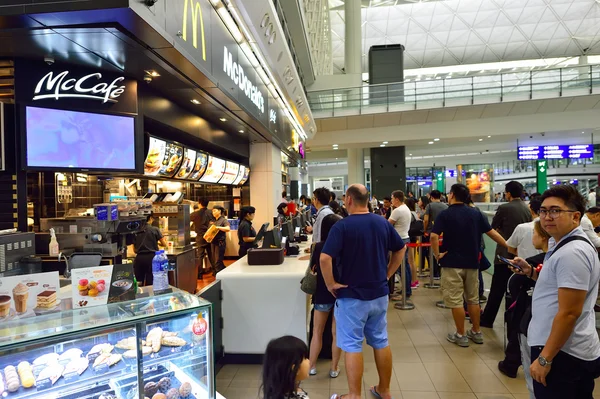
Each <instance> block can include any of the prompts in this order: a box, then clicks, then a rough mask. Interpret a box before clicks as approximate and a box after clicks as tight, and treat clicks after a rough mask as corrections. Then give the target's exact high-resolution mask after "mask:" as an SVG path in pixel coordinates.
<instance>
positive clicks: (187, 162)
mask: <svg viewBox="0 0 600 399" xmlns="http://www.w3.org/2000/svg"><path fill="white" fill-rule="evenodd" d="M195 164H196V151H194V150H190V149H189V148H186V149H185V150H184V151H183V162H182V163H181V167H180V168H179V172H177V174H176V175H175V178H176V179H187V178H189V176H190V174H192V171H193V170H194V166H195Z"/></svg>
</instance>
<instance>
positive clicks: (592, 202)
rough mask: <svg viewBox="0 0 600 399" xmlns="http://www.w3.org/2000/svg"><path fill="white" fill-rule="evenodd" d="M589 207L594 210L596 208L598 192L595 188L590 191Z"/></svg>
mask: <svg viewBox="0 0 600 399" xmlns="http://www.w3.org/2000/svg"><path fill="white" fill-rule="evenodd" d="M587 206H588V207H590V208H593V207H595V206H596V190H594V189H593V188H592V189H591V190H590V193H589V194H588V201H587Z"/></svg>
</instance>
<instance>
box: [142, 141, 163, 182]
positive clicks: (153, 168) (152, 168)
mask: <svg viewBox="0 0 600 399" xmlns="http://www.w3.org/2000/svg"><path fill="white" fill-rule="evenodd" d="M166 147H167V143H166V142H165V141H163V140H159V139H155V138H154V137H150V147H149V148H148V155H147V156H146V162H144V174H145V175H149V176H156V175H157V174H158V171H159V170H160V168H161V167H162V161H163V159H164V158H165V151H166Z"/></svg>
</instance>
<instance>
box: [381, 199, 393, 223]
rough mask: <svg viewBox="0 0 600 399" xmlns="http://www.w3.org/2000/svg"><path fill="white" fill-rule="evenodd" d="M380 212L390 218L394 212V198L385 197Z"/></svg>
mask: <svg viewBox="0 0 600 399" xmlns="http://www.w3.org/2000/svg"><path fill="white" fill-rule="evenodd" d="M379 214H380V215H381V216H383V217H385V218H386V219H389V218H390V215H391V214H392V199H391V198H390V197H383V205H382V207H381V208H380V209H379Z"/></svg>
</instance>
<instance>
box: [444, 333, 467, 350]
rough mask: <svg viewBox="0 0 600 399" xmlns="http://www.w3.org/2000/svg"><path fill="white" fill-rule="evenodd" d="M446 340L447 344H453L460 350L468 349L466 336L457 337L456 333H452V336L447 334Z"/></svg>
mask: <svg viewBox="0 0 600 399" xmlns="http://www.w3.org/2000/svg"><path fill="white" fill-rule="evenodd" d="M446 339H447V340H448V341H449V342H452V343H453V344H456V345H458V346H460V347H462V348H468V347H469V338H467V336H466V335H462V336H461V335H458V333H452V334H448V336H447V337H446Z"/></svg>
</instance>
